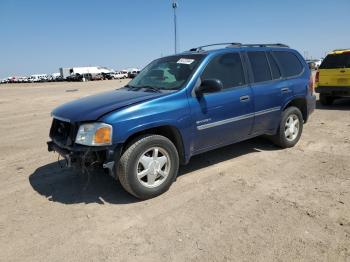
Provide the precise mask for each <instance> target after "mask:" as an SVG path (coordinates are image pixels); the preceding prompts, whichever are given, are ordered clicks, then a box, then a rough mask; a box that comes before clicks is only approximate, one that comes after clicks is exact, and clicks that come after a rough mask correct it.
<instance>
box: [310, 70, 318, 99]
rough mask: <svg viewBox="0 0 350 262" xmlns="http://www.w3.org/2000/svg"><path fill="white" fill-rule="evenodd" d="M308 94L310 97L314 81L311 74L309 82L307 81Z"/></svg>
mask: <svg viewBox="0 0 350 262" xmlns="http://www.w3.org/2000/svg"><path fill="white" fill-rule="evenodd" d="M317 73H318V72H317ZM316 75H317V74H316ZM309 92H310V94H311V95H312V94H313V93H314V79H313V77H312V74H311V76H310V80H309Z"/></svg>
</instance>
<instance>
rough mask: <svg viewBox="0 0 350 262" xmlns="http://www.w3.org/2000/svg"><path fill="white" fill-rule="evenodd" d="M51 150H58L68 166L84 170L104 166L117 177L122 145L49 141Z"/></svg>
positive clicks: (49, 149) (48, 144)
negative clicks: (66, 143)
mask: <svg viewBox="0 0 350 262" xmlns="http://www.w3.org/2000/svg"><path fill="white" fill-rule="evenodd" d="M47 146H48V151H49V152H57V153H58V154H59V155H60V156H62V157H63V158H64V159H65V160H66V163H67V167H76V168H79V169H81V170H82V172H85V171H87V172H88V171H89V169H92V168H96V167H102V168H104V169H106V170H108V173H109V174H110V175H111V176H112V177H113V178H116V172H115V165H116V164H117V163H118V161H119V158H120V153H121V146H120V145H117V146H101V147H93V146H82V145H77V144H74V145H73V146H64V145H61V144H59V143H58V142H56V141H49V142H47Z"/></svg>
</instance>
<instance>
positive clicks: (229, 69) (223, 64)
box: [201, 53, 245, 88]
mask: <svg viewBox="0 0 350 262" xmlns="http://www.w3.org/2000/svg"><path fill="white" fill-rule="evenodd" d="M201 79H202V80H204V79H219V80H220V81H221V82H222V84H223V86H224V88H231V87H236V86H241V85H244V84H245V78H244V72H243V66H242V61H241V57H240V55H239V53H229V54H223V55H218V56H216V57H214V58H213V59H212V60H211V61H210V62H209V64H208V65H207V67H206V68H205V69H204V72H203V74H202V76H201Z"/></svg>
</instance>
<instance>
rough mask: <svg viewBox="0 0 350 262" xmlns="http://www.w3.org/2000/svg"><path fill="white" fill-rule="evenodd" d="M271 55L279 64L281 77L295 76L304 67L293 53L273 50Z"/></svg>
mask: <svg viewBox="0 0 350 262" xmlns="http://www.w3.org/2000/svg"><path fill="white" fill-rule="evenodd" d="M273 55H274V57H276V59H277V62H278V63H279V65H280V66H281V69H282V76H283V77H291V76H297V75H299V74H300V73H301V72H302V71H303V68H304V67H303V65H302V64H301V62H300V61H299V59H298V57H297V56H296V55H295V54H293V53H291V52H286V51H278V52H277V51H275V52H273Z"/></svg>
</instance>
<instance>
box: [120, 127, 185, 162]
mask: <svg viewBox="0 0 350 262" xmlns="http://www.w3.org/2000/svg"><path fill="white" fill-rule="evenodd" d="M148 134H156V135H161V136H164V137H166V138H168V139H169V140H170V141H171V142H172V143H173V144H174V145H175V147H176V149H177V151H178V153H179V159H180V163H181V164H185V163H186V162H187V160H186V152H185V147H184V143H183V137H182V135H181V133H180V131H179V130H178V128H176V127H175V126H172V125H161V126H156V127H150V128H146V129H143V130H141V131H137V132H135V133H133V134H131V135H129V136H128V138H127V139H126V140H125V141H124V143H123V149H122V152H124V150H125V149H126V148H127V146H128V145H129V144H130V143H132V142H133V141H134V140H135V139H137V138H138V137H140V136H142V135H148Z"/></svg>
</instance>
